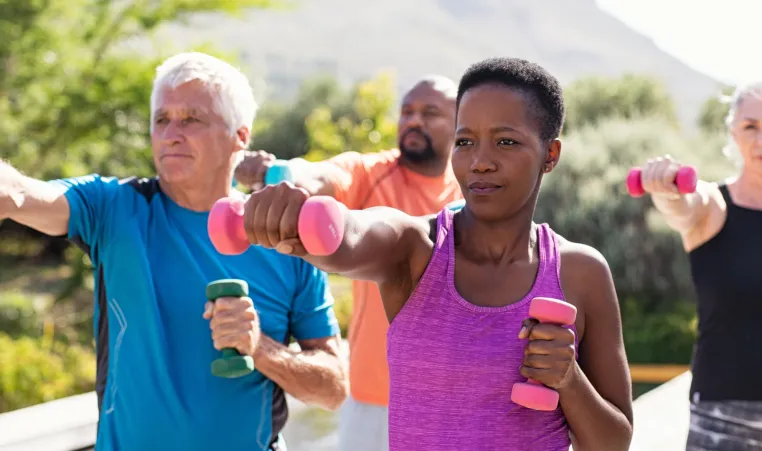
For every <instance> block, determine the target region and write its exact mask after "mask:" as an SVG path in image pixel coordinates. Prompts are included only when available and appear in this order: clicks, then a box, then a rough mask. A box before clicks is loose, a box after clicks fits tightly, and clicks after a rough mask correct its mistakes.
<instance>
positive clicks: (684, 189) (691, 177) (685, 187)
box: [627, 166, 698, 197]
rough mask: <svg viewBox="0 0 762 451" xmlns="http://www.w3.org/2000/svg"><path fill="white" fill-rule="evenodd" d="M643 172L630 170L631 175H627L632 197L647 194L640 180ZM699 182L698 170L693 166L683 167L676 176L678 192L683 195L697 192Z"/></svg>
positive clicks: (637, 169) (628, 190) (628, 189)
mask: <svg viewBox="0 0 762 451" xmlns="http://www.w3.org/2000/svg"><path fill="white" fill-rule="evenodd" d="M641 172H642V170H641V169H640V168H632V169H630V173H629V174H627V192H629V193H630V196H632V197H641V196H642V195H644V194H645V193H646V192H645V190H644V189H643V181H642V180H641V178H640V174H641ZM697 182H698V176H697V174H696V168H694V167H693V166H682V167H681V168H680V169H678V170H677V175H675V185H677V190H678V191H680V193H682V194H688V193H692V192H694V191H696V183H697Z"/></svg>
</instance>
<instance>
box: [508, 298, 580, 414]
mask: <svg viewBox="0 0 762 451" xmlns="http://www.w3.org/2000/svg"><path fill="white" fill-rule="evenodd" d="M529 316H531V317H532V318H534V319H536V320H537V321H539V322H541V323H550V324H557V325H559V326H569V325H571V324H574V320H576V319H577V307H575V306H573V305H571V304H569V303H568V302H564V301H560V300H558V299H553V298H539V297H538V298H534V299H532V302H531V304H529ZM511 401H513V402H515V403H516V404H518V405H520V406H524V407H526V408H528V409H534V410H555V409H556V407H558V392H556V391H555V390H553V389H552V388H548V387H546V386H544V385H542V384H541V383H540V382H537V381H533V380H531V379H529V380H527V381H526V382H516V383H515V384H513V389H512V390H511Z"/></svg>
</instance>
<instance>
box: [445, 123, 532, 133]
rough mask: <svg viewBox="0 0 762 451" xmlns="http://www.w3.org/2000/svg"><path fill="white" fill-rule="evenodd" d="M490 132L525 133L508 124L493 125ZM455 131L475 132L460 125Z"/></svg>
mask: <svg viewBox="0 0 762 451" xmlns="http://www.w3.org/2000/svg"><path fill="white" fill-rule="evenodd" d="M489 131H490V133H500V132H513V133H518V134H520V135H523V133H522V132H521V131H519V130H516V129H515V128H513V127H508V126H507V125H501V126H498V127H492V128H490V129H489ZM455 133H473V132H472V131H471V129H470V128H468V127H460V128H458V129H457V130H456V131H455Z"/></svg>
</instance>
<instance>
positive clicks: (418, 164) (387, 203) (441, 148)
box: [236, 75, 462, 451]
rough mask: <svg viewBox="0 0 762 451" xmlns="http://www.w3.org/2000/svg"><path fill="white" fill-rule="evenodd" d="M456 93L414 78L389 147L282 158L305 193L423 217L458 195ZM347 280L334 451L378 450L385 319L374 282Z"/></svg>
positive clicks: (270, 159) (259, 159) (437, 78)
mask: <svg viewBox="0 0 762 451" xmlns="http://www.w3.org/2000/svg"><path fill="white" fill-rule="evenodd" d="M457 94H458V87H457V85H456V84H455V83H454V82H453V81H452V80H450V79H448V78H446V77H444V76H441V75H429V76H425V77H422V78H421V79H420V80H419V81H418V82H417V83H415V84H414V85H413V87H412V88H411V89H410V90H409V91H408V92H407V93H406V94H405V96H404V97H403V99H402V105H401V110H400V118H399V124H398V129H397V140H398V143H397V145H398V148H397V149H391V150H386V151H382V152H377V153H367V154H360V153H358V152H352V151H351V149H348V150H349V151H348V152H345V153H342V154H341V155H338V156H336V157H334V158H331V159H329V160H326V161H324V162H320V163H310V162H308V161H305V160H303V159H294V160H290V161H288V162H287V163H285V164H286V165H287V166H288V167H289V169H290V170H291V173H292V175H293V178H294V183H295V184H296V185H298V186H301V187H302V188H304V189H306V190H307V191H309V192H310V193H311V194H312V195H317V194H321V195H329V196H333V197H335V198H336V199H338V200H339V201H341V202H342V203H344V204H345V205H346V206H347V207H348V208H350V209H353V210H361V209H364V208H369V207H377V206H384V207H392V208H396V209H398V210H402V211H404V212H405V213H407V214H409V215H414V216H424V215H428V214H432V213H436V212H438V211H440V210H441V209H442V208H444V206H445V205H446V204H448V203H450V202H454V201H458V200H461V199H462V194H461V190H460V186H459V185H458V181H457V180H456V179H455V176H454V175H453V173H452V170H451V168H450V154H451V152H452V147H453V144H454V139H455V98H456V96H457ZM274 161H275V157H274V156H273V155H270V154H268V153H267V152H264V151H258V152H249V153H247V156H246V158H245V159H244V161H243V162H242V163H241V164H240V165H239V166H238V168H237V169H236V179H238V181H239V182H241V183H243V184H245V185H249V186H251V187H255V188H256V187H258V186H260V185H262V183H263V182H264V177H265V174H266V173H267V170H268V169H269V168H270V167H272V166H273V164H274ZM352 283H353V295H354V310H353V312H352V322H351V324H350V328H349V349H350V357H349V359H350V363H349V374H350V378H349V379H350V388H351V397H350V398H349V400H348V401H347V402H346V403H345V405H344V407H343V408H342V412H341V418H340V422H339V450H340V451H353V450H363V451H385V450H387V449H388V448H389V445H388V435H389V432H388V427H387V424H388V423H387V416H388V411H387V406H388V404H389V369H388V366H387V363H386V332H387V330H388V329H389V322H388V321H387V319H386V314H385V313H384V307H383V305H382V303H381V294H380V292H379V290H378V286H377V285H376V284H375V283H373V282H368V281H362V280H355V281H353V282H352ZM410 445H411V446H412V447H413V448H414V447H415V444H412V443H411V444H410Z"/></svg>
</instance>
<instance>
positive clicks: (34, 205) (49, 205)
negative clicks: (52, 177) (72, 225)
mask: <svg viewBox="0 0 762 451" xmlns="http://www.w3.org/2000/svg"><path fill="white" fill-rule="evenodd" d="M22 184H23V186H22V187H21V194H20V196H19V200H20V202H19V209H18V210H17V212H16V213H14V214H13V216H12V219H13V220H14V221H16V222H18V223H20V224H23V225H25V226H27V227H31V228H33V229H35V230H37V231H39V232H42V233H44V234H46V235H51V236H58V235H65V234H66V233H67V231H68V229H69V215H70V208H69V201H68V200H67V199H66V194H65V193H66V188H65V187H63V186H61V185H58V184H55V183H51V182H44V181H41V180H35V179H32V178H29V177H24V180H23V182H22Z"/></svg>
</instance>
